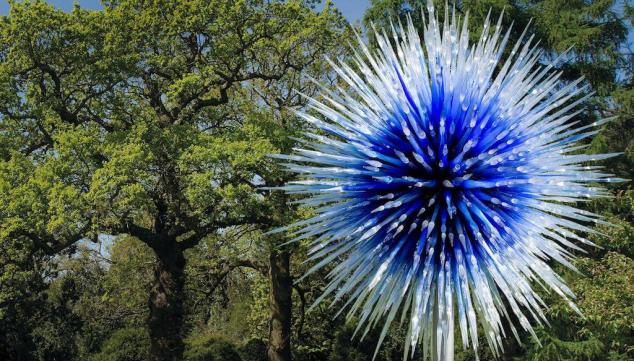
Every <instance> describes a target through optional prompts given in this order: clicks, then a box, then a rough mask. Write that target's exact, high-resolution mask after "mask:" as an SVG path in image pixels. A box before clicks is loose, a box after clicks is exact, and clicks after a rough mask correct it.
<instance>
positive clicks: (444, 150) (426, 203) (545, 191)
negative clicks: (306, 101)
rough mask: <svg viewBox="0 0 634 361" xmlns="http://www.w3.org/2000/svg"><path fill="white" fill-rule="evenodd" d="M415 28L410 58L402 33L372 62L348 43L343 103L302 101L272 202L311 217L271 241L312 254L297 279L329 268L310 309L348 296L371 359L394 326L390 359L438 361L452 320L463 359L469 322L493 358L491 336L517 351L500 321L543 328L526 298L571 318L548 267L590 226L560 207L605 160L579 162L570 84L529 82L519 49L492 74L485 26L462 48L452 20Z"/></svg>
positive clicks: (462, 30) (538, 74)
mask: <svg viewBox="0 0 634 361" xmlns="http://www.w3.org/2000/svg"><path fill="white" fill-rule="evenodd" d="M429 13H430V16H429V17H428V18H427V21H426V25H425V27H424V31H423V39H424V41H423V42H422V43H421V40H420V38H419V36H418V35H417V32H416V30H415V29H414V26H413V24H412V22H411V20H410V21H408V24H407V27H406V29H403V27H402V26H400V27H398V28H397V29H396V30H395V29H392V32H393V38H392V39H390V38H388V36H387V35H385V33H383V34H378V33H377V34H376V40H377V44H378V46H379V50H378V51H377V52H372V51H370V50H369V49H368V48H367V47H366V45H364V42H363V41H362V40H361V39H359V47H358V52H357V53H356V61H355V62H354V64H353V66H354V67H351V66H349V65H347V64H344V63H340V64H334V63H333V64H332V65H333V68H334V70H335V71H336V72H337V73H338V74H339V76H340V77H341V79H343V81H345V83H346V84H347V87H346V88H345V89H343V88H339V87H337V88H336V89H334V90H328V89H324V91H323V94H322V99H323V100H316V99H311V102H310V103H311V104H310V108H311V109H312V111H314V112H310V111H309V112H299V115H300V116H301V117H303V118H304V119H306V120H307V121H308V122H310V123H312V124H313V125H314V126H315V127H316V128H317V129H318V130H319V132H313V133H308V134H307V136H308V138H309V140H308V141H305V142H304V145H303V147H302V148H298V149H295V154H294V155H279V156H278V158H281V159H284V160H286V161H290V162H288V163H287V164H285V165H286V167H287V168H288V169H289V170H290V171H292V172H296V173H298V174H300V176H301V177H302V178H301V180H297V181H293V182H289V183H288V184H287V185H285V186H284V187H281V189H284V190H285V191H286V192H288V193H291V194H301V195H309V197H307V198H304V199H302V200H301V201H300V202H301V203H302V204H304V205H308V206H311V207H316V214H315V216H314V217H312V218H310V219H308V220H305V221H301V222H299V223H297V224H294V225H292V226H291V227H287V228H286V229H293V227H298V226H299V231H297V232H298V233H297V238H296V239H306V238H310V237H313V238H314V240H313V241H312V245H313V248H312V250H311V256H310V259H311V260H318V263H317V264H316V265H315V266H314V267H313V268H312V269H311V271H309V272H312V271H314V270H317V269H319V268H321V267H323V266H325V265H326V264H328V263H330V262H336V263H337V264H336V266H334V268H333V269H332V271H331V272H330V273H329V281H330V283H329V285H328V287H327V289H326V290H325V293H324V295H323V296H322V298H321V299H323V297H325V296H327V295H331V296H332V295H334V299H335V301H337V300H340V299H342V298H343V297H344V296H348V298H347V299H348V301H347V303H346V307H344V308H349V309H350V315H355V316H356V317H358V320H359V323H358V325H359V326H358V328H357V331H359V330H364V332H367V331H368V330H369V329H370V328H371V327H373V326H374V325H376V324H378V323H381V322H382V323H383V329H382V333H381V336H380V340H379V344H380V343H381V341H382V340H383V338H384V336H385V335H386V332H387V330H388V328H389V325H390V323H391V322H392V321H393V320H394V319H395V317H396V316H397V314H398V311H399V310H401V312H402V316H401V317H400V318H401V322H403V321H405V320H407V321H409V328H408V334H407V344H408V345H407V347H406V350H405V356H406V357H407V354H408V353H411V354H413V350H414V349H415V348H416V346H417V345H418V344H422V349H423V354H424V355H425V357H427V356H428V355H430V354H431V356H432V358H433V359H437V360H450V359H453V352H454V322H455V319H457V323H458V324H459V328H460V334H461V340H462V344H463V347H465V348H467V347H469V346H470V345H471V347H473V349H474V350H475V349H476V348H477V347H478V336H477V327H479V326H478V325H477V323H478V321H479V323H480V325H481V327H482V328H483V331H484V332H483V334H484V335H485V336H486V338H487V340H488V343H489V345H490V346H491V348H492V350H493V351H494V352H495V353H499V352H500V350H501V348H502V337H503V336H505V330H511V332H512V333H514V334H515V335H516V337H517V332H516V329H515V328H514V327H513V325H512V324H511V322H510V321H509V322H504V320H505V319H506V320H509V319H514V320H515V323H517V324H519V326H520V327H521V328H522V329H524V330H526V331H528V332H531V333H533V335H534V332H533V330H532V328H531V321H530V320H532V321H533V322H536V323H539V324H541V323H542V322H546V318H545V316H544V313H543V311H542V308H543V307H544V303H543V301H542V300H541V299H540V297H539V296H538V295H537V294H536V293H535V291H534V290H533V284H535V283H539V284H542V285H546V286H547V287H548V288H550V289H552V290H554V291H555V292H556V293H557V294H559V295H560V296H561V297H563V298H564V299H565V300H566V301H568V303H569V304H570V307H572V308H574V309H575V310H576V307H575V306H574V304H573V303H572V301H571V299H572V298H573V294H572V292H571V290H570V289H569V288H568V287H567V286H566V285H565V284H564V282H563V281H562V279H561V278H560V277H559V276H558V275H557V274H555V273H554V272H553V270H552V269H551V267H550V266H549V265H548V263H547V262H548V261H549V260H555V261H557V262H559V263H561V264H564V265H566V266H568V267H570V268H573V266H572V265H571V264H570V259H571V253H570V252H569V250H570V249H579V248H578V247H577V246H576V245H575V242H571V240H576V241H579V242H581V243H585V244H590V242H589V241H587V240H586V239H584V238H582V237H581V236H579V235H578V234H576V233H574V232H575V231H580V232H588V233H590V232H592V229H590V228H588V226H587V225H584V224H585V223H586V222H600V220H599V219H598V217H597V216H596V215H595V214H592V213H590V212H587V211H584V210H581V209H578V208H575V207H574V203H575V202H576V201H579V200H583V199H587V198H590V197H601V196H606V195H607V194H606V192H605V191H603V190H602V189H600V188H596V187H595V186H593V185H591V184H592V183H595V182H611V181H616V180H617V179H614V178H609V175H606V174H604V173H601V171H600V170H599V167H595V166H588V165H587V162H589V161H593V160H599V159H604V158H607V157H610V156H611V155H607V154H604V155H585V154H581V153H580V152H579V150H580V149H582V148H583V145H579V144H578V143H577V141H579V140H581V139H584V138H587V137H589V136H591V135H592V134H594V133H595V132H596V128H594V129H593V127H596V126H597V125H599V123H601V122H598V123H595V124H592V125H588V126H581V127H576V126H575V124H576V122H575V121H574V117H575V115H576V114H577V113H575V112H572V110H573V109H575V108H577V106H578V105H579V104H580V103H581V102H582V101H583V100H584V99H585V98H586V97H587V96H585V97H584V96H581V95H580V94H582V93H583V92H584V88H583V87H582V86H580V84H581V80H579V81H576V82H573V83H569V84H562V83H561V82H560V81H559V76H560V74H558V73H552V72H551V71H550V67H546V68H540V67H539V66H538V65H537V63H538V60H540V59H542V58H543V54H542V53H541V52H540V50H538V48H536V47H535V46H533V45H531V44H532V41H531V40H532V37H531V38H530V39H528V40H527V41H526V42H525V43H524V44H523V45H522V44H521V43H520V42H518V43H517V44H516V45H515V46H514V47H513V48H512V50H511V52H510V56H509V58H508V59H507V60H506V61H503V62H501V61H500V59H501V57H502V54H503V51H504V49H505V44H506V43H507V39H508V37H509V32H506V33H505V34H503V33H502V30H501V26H500V25H501V24H500V22H499V21H498V23H497V26H496V27H495V28H494V29H490V25H489V21H488V20H487V22H486V24H485V25H484V31H483V33H482V35H481V37H480V39H479V41H478V42H477V43H476V44H473V45H470V44H469V41H468V38H469V36H468V35H469V34H468V31H467V19H466V18H465V19H464V21H463V22H462V26H460V25H459V23H460V21H459V20H458V21H456V17H455V13H453V14H451V20H447V21H445V23H444V24H442V25H441V24H439V21H438V20H437V18H436V16H435V15H434V10H433V7H430V8H429ZM447 15H448V14H445V19H448V18H449V17H448V16H447ZM397 34H398V35H397ZM295 229H297V228H295ZM321 299H320V300H321ZM509 311H510V312H509Z"/></svg>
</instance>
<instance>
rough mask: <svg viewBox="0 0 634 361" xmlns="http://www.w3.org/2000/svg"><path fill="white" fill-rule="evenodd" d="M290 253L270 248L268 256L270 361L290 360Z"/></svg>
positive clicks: (291, 291)
mask: <svg viewBox="0 0 634 361" xmlns="http://www.w3.org/2000/svg"><path fill="white" fill-rule="evenodd" d="M290 258H291V256H290V253H289V252H287V251H278V250H272V251H271V254H270V258H269V261H270V262H269V281H270V285H271V289H270V293H269V303H270V308H271V322H270V327H269V347H268V356H269V360H270V361H290V360H291V314H292V306H293V303H292V293H293V279H292V277H291V273H290Z"/></svg>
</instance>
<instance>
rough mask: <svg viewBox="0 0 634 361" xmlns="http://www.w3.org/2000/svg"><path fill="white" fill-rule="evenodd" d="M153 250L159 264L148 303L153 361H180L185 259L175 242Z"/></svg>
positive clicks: (148, 322) (181, 352) (155, 268)
mask: <svg viewBox="0 0 634 361" xmlns="http://www.w3.org/2000/svg"><path fill="white" fill-rule="evenodd" d="M165 243H168V244H167V245H164V246H163V247H162V248H160V249H154V251H155V252H156V256H157V262H156V265H155V267H154V279H153V281H152V289H151V290H150V297H149V300H148V303H149V308H150V315H149V317H148V320H147V325H148V329H149V332H150V342H151V343H150V360H151V361H180V360H181V359H182V356H183V350H184V344H183V337H182V328H183V288H184V285H185V256H184V254H183V251H182V250H181V249H180V247H178V244H177V243H176V242H165Z"/></svg>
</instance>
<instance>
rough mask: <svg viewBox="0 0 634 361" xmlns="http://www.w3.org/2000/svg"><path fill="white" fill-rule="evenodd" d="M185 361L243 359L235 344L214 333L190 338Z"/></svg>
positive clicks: (230, 360)
mask: <svg viewBox="0 0 634 361" xmlns="http://www.w3.org/2000/svg"><path fill="white" fill-rule="evenodd" d="M184 360H185V361H242V359H241V358H240V354H238V351H237V350H236V348H235V346H234V345H233V344H231V343H230V342H228V341H226V340H223V339H221V338H218V337H216V336H214V335H209V334H205V335H202V336H199V337H195V338H190V339H188V340H187V341H186V343H185V354H184Z"/></svg>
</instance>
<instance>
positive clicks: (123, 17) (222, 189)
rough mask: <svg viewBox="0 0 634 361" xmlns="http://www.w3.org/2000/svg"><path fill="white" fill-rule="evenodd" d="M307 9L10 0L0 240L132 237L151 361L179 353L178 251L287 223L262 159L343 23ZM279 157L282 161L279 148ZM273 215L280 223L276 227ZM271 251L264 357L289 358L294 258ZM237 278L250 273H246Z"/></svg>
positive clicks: (266, 4)
mask: <svg viewBox="0 0 634 361" xmlns="http://www.w3.org/2000/svg"><path fill="white" fill-rule="evenodd" d="M313 3H314V2H313V1H299V0H297V1H283V2H282V1H266V0H240V1H237V0H214V1H209V0H178V1H177V0H152V1H149V0H112V1H106V2H104V10H103V11H86V10H83V9H80V8H79V7H76V8H75V9H74V10H73V11H72V12H70V13H66V12H63V11H60V10H57V9H54V8H53V7H52V6H50V5H48V4H46V3H45V2H40V1H25V2H11V11H10V14H9V15H8V16H6V17H3V18H2V19H1V21H0V242H1V243H7V242H22V243H23V244H28V246H29V247H31V248H34V249H38V250H39V251H41V252H43V253H45V254H47V255H51V256H53V255H56V254H58V253H59V252H62V251H64V250H67V249H69V247H73V245H75V244H76V243H77V242H79V241H82V240H96V239H97V238H98V237H99V236H100V235H123V234H126V235H130V236H133V237H135V238H137V239H139V240H141V241H142V242H143V243H145V244H146V245H148V246H149V247H150V248H151V249H152V250H153V252H154V254H155V257H156V264H155V266H154V275H153V280H152V287H151V291H150V294H149V295H148V305H149V317H148V320H147V326H148V331H149V334H150V338H151V349H150V355H151V359H152V360H177V359H180V358H181V355H182V352H183V341H182V333H183V330H182V326H183V297H182V292H183V287H184V269H185V265H186V256H185V251H186V250H188V249H190V248H192V247H194V246H196V245H197V244H199V243H200V242H201V240H203V239H204V238H205V237H208V236H209V235H213V234H216V235H218V234H221V235H222V233H223V232H226V231H227V230H228V229H235V228H236V227H245V226H255V227H260V228H267V227H271V226H275V225H277V224H280V223H281V222H284V221H285V217H290V216H285V214H286V213H287V212H286V208H287V207H286V201H285V199H284V198H283V197H282V196H280V195H277V196H269V195H268V194H264V193H263V192H262V191H259V190H258V186H259V185H261V184H267V185H275V184H279V183H280V182H282V181H283V176H282V175H281V174H280V173H279V171H278V168H277V167H276V166H275V165H274V164H273V162H271V160H270V159H268V158H267V157H266V155H267V154H268V153H274V152H278V151H288V147H290V146H292V142H290V141H289V140H288V138H287V136H288V135H289V134H292V133H293V132H294V131H296V130H297V128H296V127H295V126H294V124H295V123H294V120H293V116H292V114H291V113H290V112H289V111H288V109H289V107H290V108H292V107H294V106H301V105H302V104H303V102H304V100H303V99H302V98H301V97H300V96H299V95H298V94H297V93H295V92H293V91H292V89H297V90H300V91H302V92H305V93H308V94H311V93H313V92H314V89H315V87H314V85H312V83H310V82H309V81H308V80H307V79H306V77H305V75H310V76H312V77H314V78H318V79H320V78H321V79H323V78H324V77H327V76H328V71H326V70H325V69H326V67H325V63H324V61H323V56H324V55H328V54H330V55H331V56H337V54H338V52H339V47H338V45H337V43H338V39H339V38H340V37H341V35H342V34H343V33H344V31H345V21H343V20H342V18H341V16H340V15H339V14H337V13H336V12H334V11H332V9H330V8H329V7H326V9H325V10H324V11H322V12H315V11H314V10H312V9H311V5H313ZM285 148H286V149H285ZM273 215H274V216H273ZM279 241H280V240H279V239H274V240H270V243H271V246H270V247H269V249H270V250H271V252H270V263H269V264H268V265H265V267H266V268H267V269H266V270H265V272H268V273H269V274H270V280H271V285H272V291H271V309H272V315H273V318H272V321H271V333H270V336H269V337H270V342H271V345H270V349H269V357H270V358H271V359H272V360H288V359H290V341H289V337H290V302H291V292H292V289H291V287H292V280H291V274H290V270H289V258H290V253H289V252H290V251H289V249H283V250H279V249H278V248H276V247H275V244H276V242H279ZM234 265H235V266H253V265H252V264H251V263H249V262H248V260H241V261H239V262H236V263H235V264H234Z"/></svg>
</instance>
